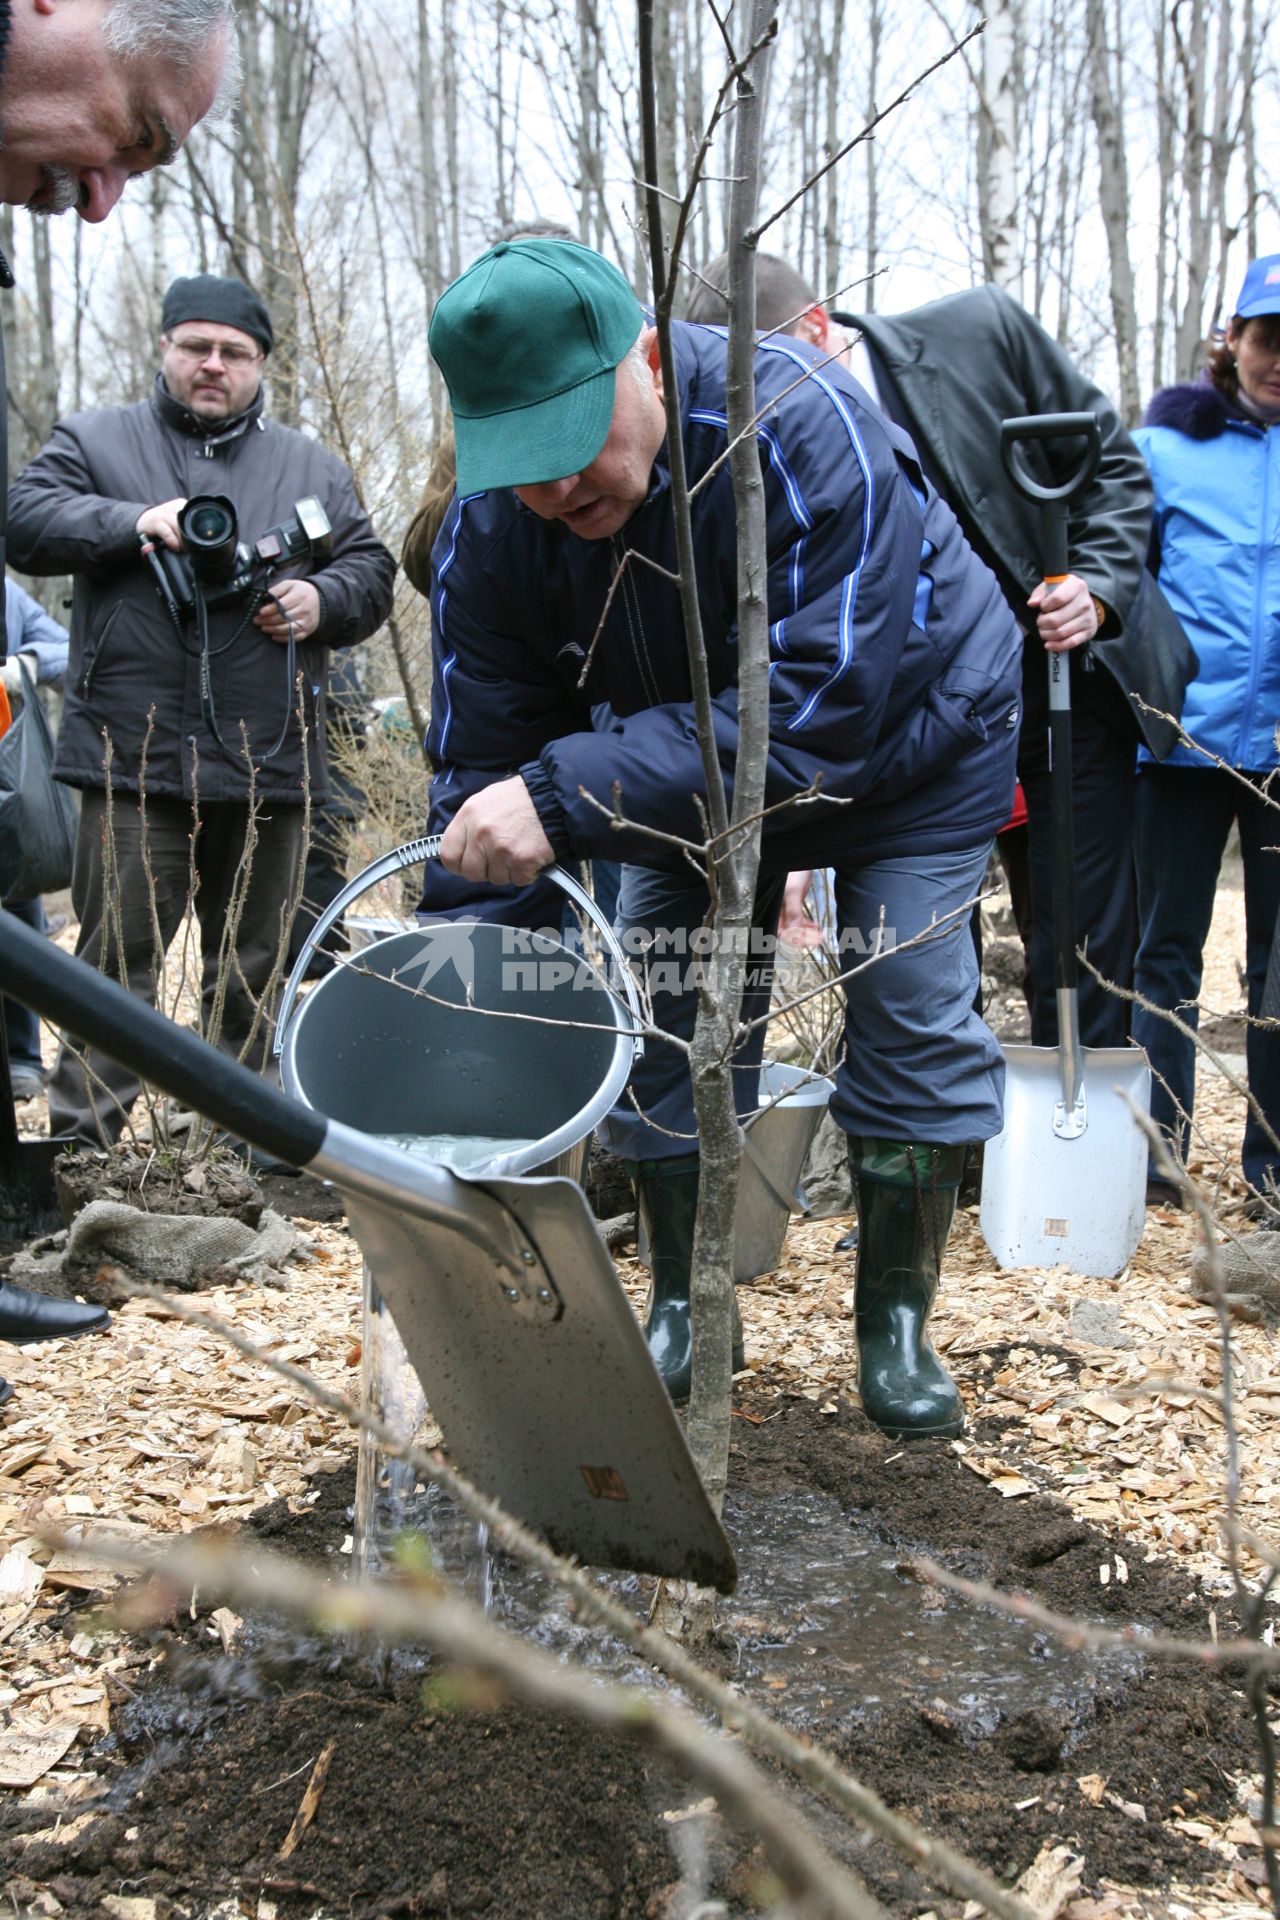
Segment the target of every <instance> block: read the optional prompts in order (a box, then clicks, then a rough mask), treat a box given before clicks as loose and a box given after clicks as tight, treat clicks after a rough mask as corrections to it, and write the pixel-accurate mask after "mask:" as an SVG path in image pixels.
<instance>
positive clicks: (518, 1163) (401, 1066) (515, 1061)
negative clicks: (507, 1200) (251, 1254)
mask: <svg viewBox="0 0 1280 1920" xmlns="http://www.w3.org/2000/svg"><path fill="white" fill-rule="evenodd" d="M426 844H427V843H425V842H421V841H415V842H411V843H410V844H409V845H407V846H405V847H400V848H397V849H396V850H395V852H394V853H391V854H387V855H386V856H384V858H383V859H381V860H378V861H375V862H374V864H373V866H371V867H367V868H366V869H365V871H364V872H363V873H361V874H359V875H357V877H356V878H355V879H354V880H353V881H352V882H351V883H350V885H349V886H348V887H347V888H346V889H345V890H344V893H343V894H342V895H341V896H340V897H339V899H338V900H335V901H334V902H333V903H332V904H331V905H330V907H329V908H327V909H326V912H325V914H324V915H323V916H322V917H321V918H320V919H319V920H318V921H317V922H316V925H315V927H314V928H313V929H312V932H311V935H310V937H309V938H308V941H307V943H306V945H305V946H304V948H303V951H302V953H301V954H300V955H299V957H298V961H297V963H296V965H295V967H294V972H293V977H292V978H291V980H290V982H289V985H288V987H287V988H286V991H285V995H284V1000H283V1003H282V1006H281V1010H280V1018H279V1021H278V1023H277V1042H276V1044H277V1050H278V1052H279V1054H280V1077H281V1080H282V1082H283V1084H284V1088H285V1091H286V1092H287V1093H290V1094H292V1095H293V1097H294V1098H295V1099H297V1100H301V1101H302V1102H303V1103H304V1104H305V1105H307V1106H310V1107H314V1108H315V1109H316V1110H317V1111H318V1112H320V1113H325V1114H328V1115H329V1116H330V1118H331V1119H334V1120H340V1121H342V1122H343V1123H344V1124H345V1125H347V1126H349V1127H357V1128H359V1130H360V1131H361V1132H362V1133H370V1134H375V1135H378V1136H381V1137H383V1138H386V1137H390V1138H392V1139H393V1140H394V1139H400V1140H404V1139H406V1138H407V1137H410V1136H412V1137H414V1138H416V1139H418V1140H423V1139H424V1138H425V1137H437V1138H438V1137H440V1136H446V1137H449V1138H452V1139H454V1140H467V1139H477V1140H483V1141H487V1142H488V1143H490V1146H491V1149H492V1150H491V1151H484V1152H483V1153H482V1157H469V1158H468V1159H467V1160H465V1161H460V1160H458V1159H457V1158H456V1157H455V1156H454V1155H453V1154H451V1153H449V1152H447V1151H443V1150H442V1151H441V1153H440V1155H439V1158H441V1159H442V1160H444V1161H446V1162H447V1163H449V1164H452V1165H454V1166H455V1167H456V1169H457V1170H458V1171H459V1172H467V1173H476V1172H480V1171H483V1172H484V1174H486V1175H502V1176H505V1177H510V1176H512V1175H516V1174H526V1173H538V1174H561V1175H564V1176H565V1177H567V1178H568V1179H572V1180H580V1179H581V1177H582V1173H583V1170H584V1167H585V1163H586V1153H587V1142H588V1140H589V1138H590V1135H591V1131H592V1129H593V1128H594V1127H595V1125H596V1123H597V1122H598V1121H599V1120H601V1119H603V1117H604V1115H605V1114H606V1113H607V1112H608V1111H609V1109H610V1107H611V1106H613V1104H614V1102H615V1101H616V1100H617V1099H618V1098H619V1096H620V1095H621V1093H622V1090H623V1088H624V1087H625V1085H626V1083H627V1079H628V1077H629V1075H630V1073H631V1068H632V1064H633V1061H634V1059H635V1055H636V1050H637V1035H638V1029H639V1025H640V1021H639V1008H638V1005H637V1004H636V1003H635V1001H634V989H633V988H632V986H631V980H630V975H629V973H628V972H627V971H626V969H625V966H624V964H623V961H622V955H621V952H620V951H619V950H618V949H617V948H616V947H615V946H614V944H613V940H612V935H611V934H610V933H609V932H608V930H607V929H604V928H601V927H600V925H599V922H597V931H598V932H599V933H600V935H601V938H602V940H603V942H604V944H605V947H606V950H607V951H609V950H611V951H612V953H613V957H614V959H615V962H616V969H617V973H618V977H619V978H620V980H621V982H622V986H623V990H624V992H626V993H627V994H628V999H627V1000H624V999H622V998H621V997H620V996H619V994H617V993H615V992H614V991H613V990H612V988H611V987H610V985H609V983H608V981H607V980H606V979H605V977H604V975H603V973H602V972H601V971H600V970H599V969H598V968H597V967H595V966H592V965H591V964H590V963H589V962H588V961H587V960H585V959H584V958H583V957H582V956H581V954H575V953H573V952H571V951H570V950H569V948H568V947H566V946H565V945H564V944H563V943H562V942H560V941H559V940H556V939H553V938H551V937H549V936H547V935H544V934H532V933H527V932H525V931H523V930H520V929H515V928H511V927H505V926H499V925H496V924H494V923H492V922H487V921H445V922H438V923H434V924H431V925H427V926H422V927H415V928H412V929H409V930H406V931H402V932H397V933H392V934H390V935H389V936H387V937H386V938H385V939H375V940H374V941H373V942H372V944H370V945H367V946H363V947H361V948H359V949H358V950H357V951H356V952H354V953H351V954H349V955H347V956H346V957H345V958H344V959H343V960H341V961H340V962H339V964H338V965H337V966H336V967H335V968H334V969H333V971H332V972H331V973H329V974H326V975H325V977H324V978H323V979H322V980H320V981H319V982H317V984H316V985H315V986H314V987H313V988H312V990H311V992H310V993H309V994H308V995H307V997H306V999H305V1000H302V1001H298V999H297V988H298V986H299V985H300V984H301V980H302V976H303V974H304V972H305V969H306V963H307V959H308V956H309V952H310V949H311V948H312V947H314V946H316V945H318V944H319V942H320V941H321V940H322V939H323V938H324V935H325V932H326V931H327V928H328V925H329V924H331V923H332V921H333V920H334V919H336V918H337V917H338V915H339V914H340V913H341V912H342V910H343V908H344V907H345V906H346V905H347V904H349V902H350V901H351V900H353V899H357V898H358V897H359V896H360V894H361V893H364V892H367V891H368V889H369V888H370V887H372V886H374V885H375V884H376V883H377V881H378V880H379V879H382V878H385V877H386V876H387V874H388V872H394V871H396V870H398V868H400V867H403V866H408V865H411V864H414V863H415V861H416V860H418V859H421V858H422V857H423V848H424V846H425V845H426ZM552 877H553V878H555V879H556V880H557V882H558V883H559V885H560V886H561V887H562V889H563V890H564V891H565V892H566V893H567V894H568V895H569V896H570V898H572V899H573V900H574V901H576V902H577V903H578V904H579V905H580V906H582V907H584V909H585V910H586V911H587V912H591V911H592V904H591V901H590V897H589V895H587V894H585V893H583V891H582V889H581V888H580V887H578V885H577V883H576V881H574V880H572V879H571V878H570V876H569V875H567V874H563V873H561V872H560V871H559V870H558V869H552ZM507 1141H509V1142H510V1143H511V1144H510V1146H509V1147H508V1146H505V1145H504V1144H503V1143H504V1142H507ZM419 1150H421V1151H425V1149H419Z"/></svg>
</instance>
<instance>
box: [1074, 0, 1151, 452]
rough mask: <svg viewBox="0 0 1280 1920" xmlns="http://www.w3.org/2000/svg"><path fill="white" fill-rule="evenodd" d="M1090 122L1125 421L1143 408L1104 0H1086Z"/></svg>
mask: <svg viewBox="0 0 1280 1920" xmlns="http://www.w3.org/2000/svg"><path fill="white" fill-rule="evenodd" d="M1086 19H1087V26H1088V35H1089V72H1090V78H1091V81H1092V99H1093V124H1094V129H1095V131H1096V133H1097V138H1098V176H1099V202H1100V206H1101V211H1102V222H1103V225H1104V227H1105V228H1106V233H1107V252H1108V255H1109V258H1110V261H1111V320H1112V326H1113V329H1114V333H1115V346H1116V359H1117V361H1118V364H1119V378H1120V411H1121V413H1122V414H1123V416H1124V418H1125V420H1126V421H1127V422H1128V424H1129V425H1130V426H1134V425H1136V423H1137V421H1138V418H1139V416H1140V414H1141V410H1142V395H1141V392H1140V390H1139V386H1138V303H1137V297H1136V295H1135V292H1134V285H1133V262H1132V260H1131V259H1130V257H1129V172H1128V163H1127V161H1126V158H1125V147H1124V117H1123V113H1122V111H1121V107H1120V103H1119V101H1118V99H1117V88H1116V86H1113V84H1112V61H1111V51H1110V48H1109V47H1108V45H1107V19H1106V10H1105V5H1104V0H1086Z"/></svg>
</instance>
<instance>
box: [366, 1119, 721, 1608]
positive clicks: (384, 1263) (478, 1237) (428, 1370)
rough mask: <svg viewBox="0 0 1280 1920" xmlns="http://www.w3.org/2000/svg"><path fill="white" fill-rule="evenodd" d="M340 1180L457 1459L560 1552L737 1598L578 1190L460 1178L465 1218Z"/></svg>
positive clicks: (698, 1485) (680, 1437)
mask: <svg viewBox="0 0 1280 1920" xmlns="http://www.w3.org/2000/svg"><path fill="white" fill-rule="evenodd" d="M397 1157H398V1158H399V1157H400V1156H397ZM410 1168H411V1169H412V1163H410ZM335 1170H336V1171H337V1179H338V1184H339V1185H342V1186H343V1187H344V1194H345V1198H346V1201H347V1210H348V1218H349V1220H350V1223H351V1229H352V1232H353V1233H354V1234H355V1236H356V1239H357V1240H358V1241H359V1243H360V1246H361V1249H362V1251H363V1253H364V1256H365V1259H366V1260H367V1261H368V1264H369V1269H370V1272H371V1274H372V1276H373V1279H374V1281H375V1283H376V1285H377V1287H378V1290H379V1292H380V1293H381V1294H382V1297H383V1299H384V1300H385V1301H386V1303H387V1306H388V1307H389V1308H390V1310H391V1315H392V1318H393V1319H394V1321H395V1323H396V1329H397V1331H398V1333H399V1335H400V1338H401V1339H402V1340H403V1342H404V1345H405V1349H406V1351H407V1353H408V1355H409V1358H410V1360H411V1361H412V1363H413V1367H414V1370H415V1371H416V1373H417V1375H418V1378H419V1380H420V1381H421V1382H422V1387H423V1391H424V1393H425V1394H426V1397H427V1402H428V1404H429V1405H430V1408H431V1411H432V1413H433V1415H434V1416H435V1418H436V1420H437V1421H438V1422H439V1425H440V1428H441V1431H442V1432H443V1434H444V1436H445V1442H446V1445H447V1447H448V1450H449V1457H450V1459H451V1460H452V1461H453V1462H454V1464H455V1465H456V1466H458V1467H459V1468H460V1469H461V1470H462V1472H463V1473H465V1474H466V1475H467V1476H468V1478H469V1479H471V1480H472V1481H474V1483H475V1484H476V1486H478V1487H480V1488H481V1489H482V1490H483V1491H484V1492H485V1493H487V1494H490V1495H492V1496H493V1497H494V1498H495V1499H497V1500H499V1501H500V1502H501V1503H502V1505H503V1506H504V1507H505V1508H506V1509H507V1511H508V1512H509V1513H513V1514H515V1515H517V1516H518V1517H519V1518H520V1519H521V1520H523V1521H525V1522H526V1523H527V1524H528V1525H529V1526H532V1527H534V1528H536V1529H537V1530H538V1531H539V1532H540V1533H542V1534H543V1535H544V1536H545V1537H546V1539H547V1540H548V1541H549V1542H550V1544H551V1545H552V1546H553V1547H555V1548H556V1549H557V1550H558V1551H559V1552H560V1553H566V1554H571V1555H573V1556H575V1557H576V1558H577V1559H579V1560H584V1561H587V1562H588V1563H589V1564H591V1565H593V1566H603V1567H630V1568H633V1569H634V1570H635V1571H636V1572H640V1573H657V1574H667V1575H671V1576H674V1577H676V1578H680V1579H685V1580H693V1581H696V1582H697V1583H698V1584H699V1585H700V1586H710V1587H718V1588H719V1589H720V1591H721V1592H723V1593H728V1592H730V1591H732V1588H733V1585H734V1582H735V1580H736V1578H737V1567H736V1565H735V1563H734V1557H733V1550H732V1548H731V1547H730V1545H729V1542H728V1540H727V1539H726V1537H725V1534H724V1530H723V1528H722V1527H721V1525H720V1523H719V1521H718V1520H717V1518H716V1515H715V1513H714V1511H713V1510H712V1507H711V1504H710V1502H709V1501H708V1499H707V1496H706V1493H705V1491H704V1489H703V1486H702V1482H701V1480H700V1479H699V1477H698V1471H697V1468H696V1467H695V1466H694V1463H693V1459H692V1457H691V1455H690V1453H689V1449H688V1446H687V1445H686V1443H685V1438H684V1433H683V1431H682V1429H681V1426H680V1423H679V1421H678V1420H677V1419H676V1416H675V1412H674V1410H673V1408H672V1405H671V1402H670V1400H669V1399H668V1398H667V1394H666V1390H665V1388H664V1387H663V1385H662V1382H661V1380H660V1379H659V1377H658V1374H657V1371H656V1369H655V1367H654V1364H653V1361H652V1359H651V1358H650V1355H649V1349H648V1347H647V1345H646V1344H645V1339H644V1335H643V1333H642V1332H641V1330H640V1326H639V1323H638V1322H637V1320H636V1317H635V1314H634V1313H633V1312H632V1310H631V1307H630V1305H629V1303H628V1301H627V1296H626V1294H625V1293H624V1292H623V1290H622V1283H621V1282H620V1280H619V1279H618V1275H617V1273H616V1271H615V1269H614V1266H613V1262H612V1261H611V1260H610V1258H609V1255H608V1253H607V1252H606V1251H605V1247H604V1243H603V1242H602V1240H601V1239H600V1236H599V1234H598V1232H597V1231H596V1226H595V1222H594V1220H593V1219H592V1217H591V1212H590V1209H589V1208H588V1206H587V1202H586V1199H585V1197H584V1195H583V1193H582V1191H581V1189H580V1188H579V1187H578V1186H576V1185H575V1184H574V1183H573V1182H572V1181H570V1180H554V1179H553V1180H537V1179H524V1180H493V1179H485V1178H480V1179H476V1180H474V1181H473V1180H471V1179H458V1180H457V1181H456V1184H455V1185H454V1187H453V1191H454V1193H455V1196H456V1202H457V1206H458V1209H459V1211H458V1215H457V1219H456V1221H455V1222H454V1223H452V1224H451V1223H450V1222H448V1221H445V1220H443V1219H441V1218H439V1217H437V1218H434V1219H427V1218H424V1217H423V1216H422V1215H421V1214H420V1213H419V1212H418V1209H417V1207H416V1205H415V1200H414V1196H413V1194H412V1193H411V1192H409V1191H407V1186H408V1183H407V1182H406V1187H405V1188H402V1189H401V1190H400V1192H399V1193H398V1194H396V1195H395V1196H394V1197H392V1196H388V1199H387V1201H386V1202H385V1203H384V1202H382V1201H380V1200H379V1199H377V1198H375V1197H374V1196H373V1195H372V1194H371V1193H370V1192H369V1190H368V1188H367V1187H364V1188H363V1190H360V1191H357V1190H356V1189H355V1188H354V1187H353V1186H352V1185H351V1184H349V1183H347V1184H344V1182H343V1176H342V1172H341V1170H337V1169H335ZM428 1171H429V1172H430V1173H431V1174H433V1175H434V1176H436V1178H437V1179H438V1178H439V1177H440V1176H441V1174H442V1172H443V1170H442V1169H439V1168H431V1169H428ZM485 1242H487V1246H486V1244H483V1243H485ZM504 1250H505V1251H506V1252H507V1257H502V1256H503V1255H504ZM495 1255H496V1256H498V1257H495Z"/></svg>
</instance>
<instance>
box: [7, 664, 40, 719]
mask: <svg viewBox="0 0 1280 1920" xmlns="http://www.w3.org/2000/svg"><path fill="white" fill-rule="evenodd" d="M19 660H25V661H26V663H27V666H28V668H29V669H30V672H31V678H32V680H34V679H35V677H36V655H35V654H34V653H15V654H12V655H11V656H10V657H9V659H7V660H6V661H5V663H4V669H3V675H4V690H5V692H6V693H7V694H8V696H9V705H10V706H11V707H16V706H17V704H18V702H19V701H20V700H21V698H22V669H21V668H20V667H19V665H18V662H19Z"/></svg>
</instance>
